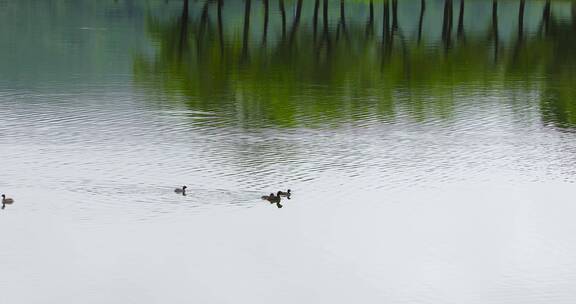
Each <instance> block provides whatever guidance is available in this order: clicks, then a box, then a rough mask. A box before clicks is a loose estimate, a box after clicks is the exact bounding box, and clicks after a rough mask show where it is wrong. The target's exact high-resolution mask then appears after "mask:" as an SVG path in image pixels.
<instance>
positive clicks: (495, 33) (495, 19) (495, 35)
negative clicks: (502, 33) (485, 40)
mask: <svg viewBox="0 0 576 304" xmlns="http://www.w3.org/2000/svg"><path fill="white" fill-rule="evenodd" d="M492 36H493V39H494V62H497V61H498V50H499V47H500V38H499V36H498V0H493V1H492Z"/></svg>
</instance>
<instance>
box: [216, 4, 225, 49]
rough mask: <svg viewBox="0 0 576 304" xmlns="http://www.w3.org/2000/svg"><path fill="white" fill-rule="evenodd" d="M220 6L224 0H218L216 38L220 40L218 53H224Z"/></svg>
mask: <svg viewBox="0 0 576 304" xmlns="http://www.w3.org/2000/svg"><path fill="white" fill-rule="evenodd" d="M222 6H224V0H218V13H217V14H218V40H219V42H220V54H224V28H223V25H222Z"/></svg>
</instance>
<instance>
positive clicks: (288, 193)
mask: <svg viewBox="0 0 576 304" xmlns="http://www.w3.org/2000/svg"><path fill="white" fill-rule="evenodd" d="M278 194H279V195H280V196H285V197H287V198H290V195H291V194H292V192H291V190H290V189H288V190H287V191H286V192H284V191H278Z"/></svg>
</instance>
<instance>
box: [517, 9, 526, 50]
mask: <svg viewBox="0 0 576 304" xmlns="http://www.w3.org/2000/svg"><path fill="white" fill-rule="evenodd" d="M525 6H526V0H520V7H519V9H518V40H519V41H522V39H523V38H524V8H525Z"/></svg>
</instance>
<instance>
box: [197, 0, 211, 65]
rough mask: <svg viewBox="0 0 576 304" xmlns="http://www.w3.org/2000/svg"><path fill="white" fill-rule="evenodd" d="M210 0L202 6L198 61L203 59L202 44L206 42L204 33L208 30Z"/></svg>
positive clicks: (198, 38) (198, 37)
mask: <svg viewBox="0 0 576 304" xmlns="http://www.w3.org/2000/svg"><path fill="white" fill-rule="evenodd" d="M209 3H210V1H209V0H206V1H205V2H204V6H203V7H202V15H201V16H200V24H199V26H198V29H199V31H198V36H196V54H197V55H196V58H197V60H198V62H201V61H202V59H203V55H204V53H203V51H202V45H203V44H204V33H205V32H206V27H207V26H208V5H209Z"/></svg>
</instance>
